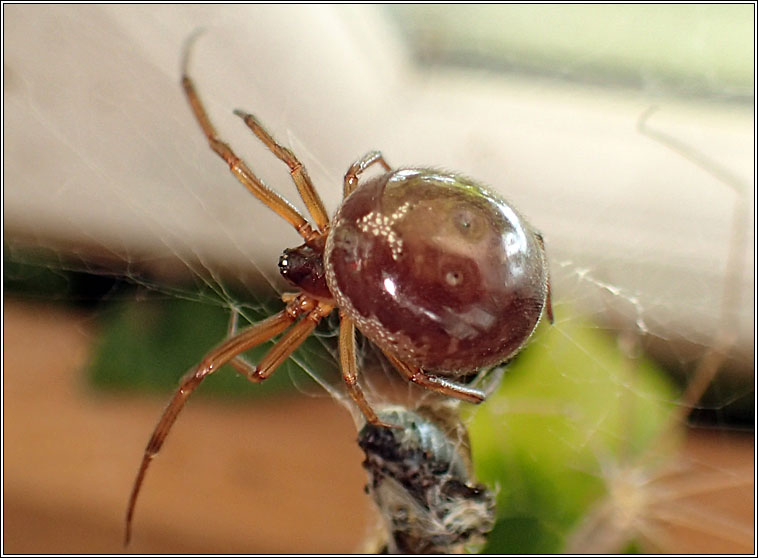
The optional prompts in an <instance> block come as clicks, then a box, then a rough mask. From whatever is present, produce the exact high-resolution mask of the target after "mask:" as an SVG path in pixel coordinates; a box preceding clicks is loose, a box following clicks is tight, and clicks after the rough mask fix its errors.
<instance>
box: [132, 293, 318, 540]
mask: <svg viewBox="0 0 758 558" xmlns="http://www.w3.org/2000/svg"><path fill="white" fill-rule="evenodd" d="M331 309H332V308H331V306H329V305H327V304H324V303H320V302H315V301H314V300H313V299H309V298H307V297H298V298H297V299H293V300H292V301H291V302H290V303H289V304H288V305H287V308H285V309H284V310H282V311H281V312H279V313H278V314H275V315H273V316H271V317H270V318H267V319H265V320H263V321H262V322H259V323H257V324H255V325H253V326H251V327H249V328H247V329H245V330H243V331H242V332H240V333H239V334H237V335H236V336H234V337H231V338H229V339H227V340H226V341H224V342H223V343H221V344H220V345H219V346H218V347H216V348H215V349H214V350H212V351H211V352H210V353H208V354H207V355H206V356H205V358H203V360H202V361H201V362H200V364H198V365H197V366H196V367H195V368H193V369H192V370H191V371H190V372H189V374H187V375H186V376H185V377H184V378H183V379H182V381H181V383H180V385H179V389H178V390H177V391H176V393H174V397H173V398H172V399H171V401H170V402H169V404H168V406H167V407H166V409H165V410H164V411H163V414H162V415H161V418H160V420H159V421H158V424H157V425H156V427H155V430H154V431H153V434H152V436H151V437H150V440H149V441H148V443H147V447H146V448H145V453H144V455H143V457H142V462H141V463H140V468H139V471H138V472H137V478H136V479H135V481H134V485H133V486H132V493H131V495H130V497H129V504H128V507H127V511H126V531H125V536H124V545H127V544H128V543H129V539H130V538H131V526H132V517H133V515H134V507H135V505H136V503H137V497H138V496H139V492H140V489H141V487H142V483H143V481H144V479H145V474H146V473H147V468H148V466H149V465H150V462H151V461H152V460H153V458H154V457H155V455H156V454H157V453H158V452H159V451H160V449H161V446H162V445H163V442H164V441H165V440H166V436H168V433H169V431H170V430H171V427H172V426H173V424H174V422H175V421H176V418H177V416H178V415H179V413H180V412H181V410H182V408H183V407H184V404H185V403H186V401H187V399H188V398H189V396H190V395H191V394H192V392H193V391H194V390H195V388H197V387H198V386H199V385H200V383H201V382H202V381H203V380H204V379H205V378H206V377H207V376H209V375H210V374H212V373H213V372H215V371H216V370H218V369H219V368H221V367H222V366H223V365H224V364H226V363H228V362H230V361H231V360H232V359H234V358H235V357H236V356H237V355H239V354H240V353H243V352H245V351H247V350H249V349H251V348H253V347H255V346H257V345H260V344H261V343H264V342H265V341H268V340H269V339H271V338H273V337H275V336H276V335H278V334H280V333H282V332H283V331H284V330H286V329H287V328H288V327H289V326H290V325H292V323H293V322H294V321H295V320H296V319H297V318H298V317H299V316H300V315H302V314H303V313H305V312H307V314H306V316H305V317H304V318H303V319H301V320H300V321H299V322H297V323H296V324H295V325H294V326H293V327H292V328H291V329H290V330H289V331H288V332H287V333H286V334H285V335H284V336H283V337H282V338H281V339H279V341H277V343H276V344H275V345H274V346H273V347H272V348H271V349H270V350H269V352H268V353H267V354H266V355H265V356H264V357H263V359H261V363H260V365H259V366H257V367H250V369H246V370H245V376H246V377H247V378H248V379H249V380H251V381H253V382H261V381H263V380H265V379H266V378H268V377H269V376H270V375H271V374H272V373H273V371H274V370H275V369H276V368H277V367H278V366H279V365H280V364H281V363H282V362H284V360H286V359H287V357H289V356H290V355H291V354H292V352H293V351H294V350H295V349H296V348H297V347H298V346H299V345H300V344H301V343H302V342H303V341H304V340H305V338H306V337H307V336H308V335H309V334H310V333H311V332H313V329H314V328H315V327H316V324H318V322H319V321H320V320H321V318H323V317H324V316H325V315H327V314H328V313H329V312H330V311H331ZM245 364H246V363H245Z"/></svg>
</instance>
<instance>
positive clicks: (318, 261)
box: [279, 236, 332, 300]
mask: <svg viewBox="0 0 758 558" xmlns="http://www.w3.org/2000/svg"><path fill="white" fill-rule="evenodd" d="M325 242H326V241H325V239H324V237H323V236H319V237H317V238H316V239H315V240H310V241H308V242H306V243H305V244H302V245H300V246H298V247H297V248H287V249H286V250H285V251H284V253H283V254H282V255H281V256H280V258H279V273H281V274H282V277H284V278H285V279H286V280H287V281H289V282H290V283H291V284H292V285H294V286H296V287H298V288H300V289H301V290H303V291H304V292H306V293H308V294H309V295H311V296H313V297H316V298H319V299H322V300H330V299H331V298H332V293H330V292H329V287H327V285H326V275H325V273H324V244H325Z"/></svg>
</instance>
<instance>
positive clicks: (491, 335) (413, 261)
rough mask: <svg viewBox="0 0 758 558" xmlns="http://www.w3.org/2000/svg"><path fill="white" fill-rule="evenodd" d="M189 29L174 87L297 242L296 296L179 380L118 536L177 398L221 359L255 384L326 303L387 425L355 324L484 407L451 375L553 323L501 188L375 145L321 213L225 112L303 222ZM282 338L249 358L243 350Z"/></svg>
mask: <svg viewBox="0 0 758 558" xmlns="http://www.w3.org/2000/svg"><path fill="white" fill-rule="evenodd" d="M197 36H198V33H195V34H193V35H192V36H191V37H190V38H189V39H188V41H187V43H186V44H185V47H184V55H183V59H182V87H183V89H184V93H185V95H186V97H187V100H188V102H189V104H190V107H191V109H192V112H193V114H194V116H195V119H196V120H197V122H198V124H199V125H200V128H201V129H202V131H203V133H204V134H205V136H206V138H207V139H208V143H209V145H210V147H211V149H212V150H213V151H214V152H215V153H216V154H217V155H218V156H219V157H221V158H222V159H223V160H224V161H225V162H226V163H227V164H228V165H229V169H230V171H231V172H232V174H233V175H234V176H235V177H236V178H237V180H239V181H240V182H241V183H242V185H243V186H245V187H246V188H247V189H248V190H249V191H250V192H251V193H252V194H253V195H254V196H255V197H256V198H258V199H259V200H260V201H261V202H263V203H264V204H265V205H266V206H267V207H268V208H269V209H271V210H273V211H274V212H275V213H277V214H278V215H279V216H280V217H282V218H283V219H284V220H285V221H287V222H288V223H289V224H290V225H292V227H294V229H295V230H296V231H297V233H298V234H299V235H300V236H301V237H302V239H303V240H304V243H303V244H302V245H300V246H298V247H296V248H291V249H287V250H285V251H284V254H283V255H282V256H281V258H280V260H279V269H280V273H281V275H282V276H283V277H284V278H285V279H286V280H287V281H289V282H290V283H291V284H292V285H294V286H295V287H297V288H298V291H299V292H297V293H285V294H284V295H282V301H283V302H284V303H285V304H286V306H285V308H284V309H283V310H282V311H281V312H279V313H277V314H274V315H273V316H271V317H269V318H267V319H265V320H263V321H261V322H258V323H256V324H253V325H251V326H249V327H247V328H246V329H243V330H242V331H240V332H236V333H234V334H233V335H232V336H230V337H229V338H228V339H226V340H225V341H223V342H222V343H221V344H220V345H218V346H217V347H216V348H214V349H213V350H212V351H210V352H209V353H208V354H207V355H206V356H205V357H204V358H203V360H202V361H201V362H200V363H199V364H198V365H197V366H196V367H195V368H193V369H191V370H190V372H189V373H188V374H187V375H186V376H185V377H184V378H183V379H182V380H181V382H180V385H179V388H178V390H177V391H176V393H175V394H174V396H173V398H172V399H171V401H170V402H169V404H168V406H167V407H166V409H165V410H164V412H163V414H162V416H161V418H160V420H159V421H158V424H157V425H156V427H155V430H154V431H153V434H152V436H151V437H150V440H149V441H148V444H147V447H146V448H145V452H144V455H143V458H142V462H141V464H140V468H139V470H138V472H137V477H136V479H135V481H134V485H133V488H132V492H131V495H130V498H129V504H128V509H127V515H126V533H125V543H128V542H129V539H130V536H131V523H132V517H133V514H134V507H135V504H136V501H137V496H138V495H139V492H140V488H141V486H142V483H143V481H144V478H145V473H146V472H147V468H148V466H149V464H150V462H151V461H152V459H153V457H155V455H156V454H157V453H158V451H159V450H160V448H161V446H162V445H163V442H164V441H165V439H166V436H167V435H168V432H169V430H170V429H171V426H172V425H173V424H174V421H175V420H176V418H177V416H178V415H179V412H180V411H181V410H182V408H183V407H184V404H185V402H186V401H187V398H188V397H189V396H190V395H191V394H192V392H193V391H194V390H195V388H197V387H198V386H199V385H200V383H201V382H202V381H203V379H204V378H205V377H207V376H208V375H209V374H212V373H213V372H215V371H216V370H218V369H219V368H220V367H221V366H223V365H224V364H227V363H228V364H231V365H232V366H233V367H234V368H235V369H236V370H237V371H238V372H239V373H241V374H242V375H244V376H245V377H246V378H247V379H248V380H250V381H251V382H262V381H263V380H265V379H266V378H268V377H269V376H270V375H271V374H272V373H273V372H274V371H275V370H276V369H277V367H278V366H279V365H281V364H282V363H283V362H284V361H285V360H287V358H289V356H290V355H291V354H292V352H293V351H294V350H295V349H297V347H298V346H299V345H300V344H301V343H302V342H303V341H304V340H305V339H306V338H307V337H308V336H309V335H310V334H311V333H313V331H314V329H315V328H316V326H317V325H318V323H319V322H320V321H321V320H322V319H323V318H324V317H325V316H327V315H328V314H330V313H331V312H332V311H333V310H334V309H335V308H336V309H338V310H339V318H340V326H339V359H340V365H341V368H342V376H343V379H344V382H345V386H346V388H347V391H348V393H349V394H350V397H351V398H352V399H353V400H354V401H355V403H356V404H357V405H358V407H359V408H360V410H361V412H362V413H363V415H364V416H365V418H366V421H367V422H368V423H370V424H372V425H375V426H379V427H390V428H392V427H395V426H396V425H392V424H387V423H385V422H383V421H382V420H381V419H380V418H379V417H378V416H377V414H376V413H375V412H374V410H373V409H372V407H371V405H369V403H368V401H367V400H366V397H365V396H364V394H363V391H362V390H361V388H360V386H359V385H358V382H357V380H358V370H357V359H356V353H355V340H354V338H355V328H356V327H357V328H358V329H359V330H360V331H361V332H362V333H363V334H364V335H365V336H366V337H367V338H368V339H369V340H371V341H372V342H373V343H374V344H376V345H377V346H378V347H379V348H380V349H381V351H382V352H383V353H384V355H385V356H386V357H387V359H388V360H389V361H390V362H391V363H392V364H393V365H394V367H395V368H396V369H397V370H398V371H399V372H400V374H401V375H402V376H404V377H405V378H406V379H407V380H408V381H411V382H413V383H416V384H418V385H420V386H423V387H425V388H428V389H430V390H433V391H435V392H438V393H441V394H443V395H446V396H452V397H455V398H458V399H461V400H463V401H468V402H471V403H481V402H482V401H483V400H484V393H483V392H481V391H480V390H478V389H474V388H471V387H467V386H466V385H462V384H459V383H456V382H454V381H452V380H451V379H449V378H453V379H461V378H466V377H467V376H469V375H470V374H471V373H473V372H476V371H479V370H481V369H483V368H485V367H488V366H492V365H496V364H500V363H502V362H504V361H506V360H508V359H509V358H511V357H512V356H513V355H515V354H516V353H517V352H518V351H519V350H520V349H521V347H523V345H524V344H525V343H526V341H527V340H528V338H529V337H530V336H531V334H532V332H533V331H534V329H535V327H536V326H537V323H538V322H539V320H540V317H541V316H542V313H543V310H544V311H546V312H547V315H548V317H549V319H550V321H551V322H552V309H551V303H550V287H549V279H548V269H547V260H546V257H545V249H544V243H543V240H542V237H541V235H540V234H539V233H538V232H536V231H534V230H533V229H532V228H531V227H530V226H529V224H528V223H527V222H526V221H525V220H524V219H523V217H521V215H520V214H519V213H518V212H516V210H515V209H513V207H511V206H510V205H509V204H508V203H507V202H506V201H505V200H503V199H502V198H500V197H499V196H498V195H497V194H495V193H493V192H491V191H489V190H488V189H486V188H485V187H483V186H481V185H480V184H478V183H476V182H474V181H473V180H471V179H468V178H466V177H463V176H461V175H457V174H451V173H448V172H443V171H438V170H434V169H428V168H404V169H397V170H392V168H391V167H390V166H389V164H387V162H386V161H385V159H384V157H383V156H382V154H381V153H380V152H378V151H370V152H369V153H367V154H366V155H364V156H363V157H361V158H360V159H358V160H357V161H356V162H354V163H353V164H352V165H351V166H350V168H349V169H348V171H347V173H346V174H345V178H344V183H343V188H344V200H343V203H342V205H341V206H340V208H339V210H338V211H337V214H336V215H335V217H334V218H333V219H332V220H331V221H330V220H329V217H328V215H327V212H326V209H325V207H324V205H323V203H322V201H321V199H320V197H319V195H318V193H317V192H316V189H315V188H314V186H313V183H312V182H311V179H310V177H309V176H308V173H307V172H306V170H305V167H303V165H302V163H301V162H300V161H299V160H298V159H297V157H296V156H295V155H294V153H292V151H290V150H289V149H287V148H286V147H283V146H281V145H280V144H278V143H277V142H276V141H275V140H274V139H273V137H272V136H271V135H270V134H269V133H268V132H267V131H266V130H265V129H264V128H263V126H262V125H261V124H260V122H259V121H258V120H257V119H256V118H255V117H254V116H253V115H252V114H249V113H246V112H244V111H241V110H235V111H234V113H235V114H236V115H237V116H239V117H240V118H242V120H243V121H244V122H245V124H246V125H247V126H248V127H249V128H250V129H251V130H252V132H253V133H254V134H255V135H256V136H257V137H258V138H259V139H260V140H261V141H262V142H263V143H264V144H265V145H266V147H267V148H268V149H269V150H270V151H271V152H272V153H273V154H274V155H275V156H276V157H277V158H279V159H280V160H281V161H282V162H284V163H285V164H286V165H287V166H288V167H289V169H290V174H291V176H292V180H293V181H294V183H295V185H296V186H297V190H298V192H299V194H300V197H301V198H302V200H303V202H304V204H305V207H306V208H307V210H308V213H309V214H310V217H311V219H312V221H313V222H312V223H310V222H308V220H307V219H306V218H305V217H304V216H303V215H301V214H300V212H299V211H298V210H297V209H295V208H294V207H293V206H292V205H291V204H290V203H289V202H287V201H286V200H285V199H284V198H282V197H281V196H279V195H278V194H277V193H276V192H274V191H273V190H271V189H270V188H269V187H268V186H266V185H265V184H264V183H263V182H262V181H261V180H260V179H259V178H258V177H257V176H256V175H255V173H254V172H253V171H252V170H251V169H250V168H249V167H248V166H247V165H246V164H245V163H244V162H243V161H242V160H241V159H240V158H239V157H238V156H237V155H236V154H235V153H234V151H233V150H232V148H231V147H230V146H229V145H227V144H226V143H225V142H224V141H222V140H221V139H220V138H219V136H218V134H217V132H216V129H215V127H214V126H213V124H212V123H211V120H210V118H209V117H208V114H207V112H206V110H205V107H204V106H203V103H202V101H201V100H200V97H199V95H198V93H197V91H196V89H195V84H194V82H193V81H192V79H191V78H190V77H189V73H188V65H189V57H190V50H191V47H192V44H193V43H194V40H195V39H196V38H197ZM375 165H379V166H381V167H382V168H383V169H384V171H385V172H384V173H383V174H381V175H380V176H377V177H375V178H371V179H369V180H367V181H365V182H364V183H363V184H360V185H359V184H358V179H359V177H360V176H361V175H362V174H363V173H364V172H365V171H366V170H367V169H368V168H370V167H372V166H375ZM280 334H281V337H279V340H278V341H277V342H276V343H275V344H274V346H273V347H272V348H271V349H270V350H269V352H268V353H267V354H266V355H265V356H264V357H263V358H262V359H261V361H260V362H259V363H258V364H257V365H255V364H251V363H250V362H248V361H246V360H245V359H244V357H242V356H241V354H242V353H244V352H245V351H247V350H249V349H251V348H253V347H255V346H257V345H260V344H261V343H264V342H266V341H269V340H271V339H273V338H275V337H277V336H279V335H280ZM427 370H429V371H433V372H434V374H429V373H427Z"/></svg>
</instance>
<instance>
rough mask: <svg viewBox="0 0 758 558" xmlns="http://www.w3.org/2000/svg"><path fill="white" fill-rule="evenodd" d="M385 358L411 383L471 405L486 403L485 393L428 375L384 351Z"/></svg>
mask: <svg viewBox="0 0 758 558" xmlns="http://www.w3.org/2000/svg"><path fill="white" fill-rule="evenodd" d="M382 352H383V353H384V356H386V357H387V359H388V360H389V361H390V362H391V363H392V364H393V365H394V366H395V368H397V370H398V372H400V374H402V375H403V376H405V378H406V379H407V380H408V381H409V382H413V383H414V384H418V385H420V386H422V387H424V388H426V389H429V390H431V391H436V392H437V393H441V394H443V395H447V396H450V397H455V398H456V399H461V400H463V401H468V402H469V403H481V402H482V401H484V398H485V395H484V392H483V391H481V390H478V389H473V388H469V387H466V386H463V385H461V384H457V383H455V382H451V381H450V380H447V379H445V378H441V377H439V376H433V375H431V374H427V373H426V372H424V371H423V370H422V369H421V368H419V367H418V366H413V365H411V364H407V363H405V362H403V361H402V360H400V359H398V358H397V357H395V356H393V355H391V354H389V353H387V352H386V351H382Z"/></svg>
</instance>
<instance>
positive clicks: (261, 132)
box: [234, 109, 329, 232]
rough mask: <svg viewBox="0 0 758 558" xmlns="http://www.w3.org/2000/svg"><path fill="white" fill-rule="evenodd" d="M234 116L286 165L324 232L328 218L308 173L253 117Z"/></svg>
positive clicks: (314, 218)
mask: <svg viewBox="0 0 758 558" xmlns="http://www.w3.org/2000/svg"><path fill="white" fill-rule="evenodd" d="M234 114H236V115H237V116H239V117H240V118H242V119H243V120H244V121H245V124H247V127H248V128H250V129H251V130H252V131H253V133H254V134H255V135H256V136H258V139H260V140H261V141H262V142H263V143H264V144H265V145H266V147H268V148H269V150H270V151H271V152H272V153H273V154H274V155H276V156H277V157H278V158H279V159H280V160H281V161H283V162H284V163H286V164H287V166H288V167H289V168H290V175H292V180H293V182H294V183H295V185H296V186H297V191H298V192H299V193H300V197H301V198H302V199H303V202H305V207H306V208H307V209H308V213H310V214H311V217H313V221H314V222H315V223H316V227H317V228H318V229H319V230H320V231H321V232H324V231H325V230H326V227H327V226H328V225H329V216H328V215H327V213H326V208H325V207H324V203H323V202H322V201H321V198H320V197H319V195H318V192H317V191H316V188H315V187H314V186H313V182H312V181H311V177H310V176H308V171H306V170H305V167H304V166H303V164H302V163H301V162H300V161H299V160H298V158H297V157H296V156H295V154H294V153H293V152H292V151H290V150H289V149H287V148H286V147H284V146H282V145H279V144H278V143H277V142H276V140H275V139H274V138H273V137H272V136H271V134H269V133H268V132H267V131H266V129H265V128H264V127H263V125H262V124H261V123H260V122H259V121H258V119H257V118H256V117H255V116H253V115H252V114H250V113H247V112H245V111H242V110H239V109H237V110H235V111H234Z"/></svg>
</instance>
